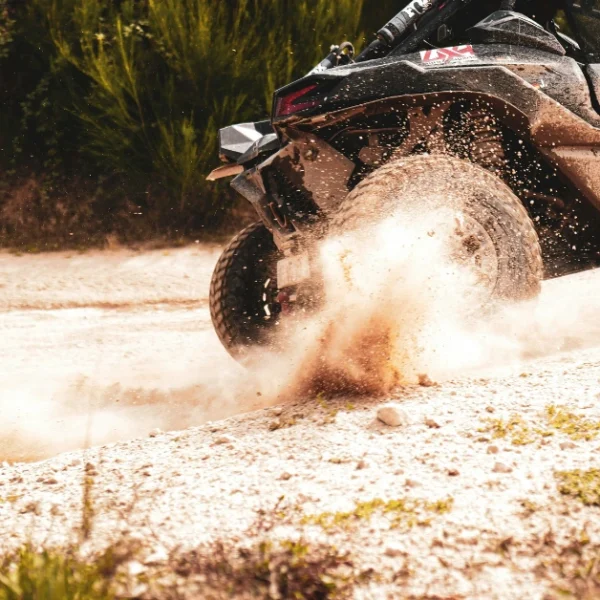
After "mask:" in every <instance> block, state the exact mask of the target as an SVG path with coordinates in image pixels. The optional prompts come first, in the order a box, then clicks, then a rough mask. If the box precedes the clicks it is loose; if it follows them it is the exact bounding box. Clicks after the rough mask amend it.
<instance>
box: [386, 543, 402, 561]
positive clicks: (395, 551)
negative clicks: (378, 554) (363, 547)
mask: <svg viewBox="0 0 600 600" xmlns="http://www.w3.org/2000/svg"><path fill="white" fill-rule="evenodd" d="M404 554H405V552H404V550H402V548H398V547H397V546H388V547H387V548H386V549H385V555H386V556H390V557H391V558H396V557H398V556H403V555H404Z"/></svg>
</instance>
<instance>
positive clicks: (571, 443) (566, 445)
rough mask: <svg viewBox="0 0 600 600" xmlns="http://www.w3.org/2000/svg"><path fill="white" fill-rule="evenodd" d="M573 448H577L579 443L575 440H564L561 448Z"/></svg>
mask: <svg viewBox="0 0 600 600" xmlns="http://www.w3.org/2000/svg"><path fill="white" fill-rule="evenodd" d="M573 448H577V444H574V443H573V442H562V443H561V445H560V449H561V450H572V449H573Z"/></svg>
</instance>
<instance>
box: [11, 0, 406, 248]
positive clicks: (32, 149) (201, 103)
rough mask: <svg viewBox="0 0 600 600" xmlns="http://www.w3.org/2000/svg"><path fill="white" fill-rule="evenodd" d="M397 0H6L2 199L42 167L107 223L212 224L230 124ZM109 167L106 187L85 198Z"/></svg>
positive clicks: (144, 226) (262, 111) (151, 228)
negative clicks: (221, 137) (222, 135)
mask: <svg viewBox="0 0 600 600" xmlns="http://www.w3.org/2000/svg"><path fill="white" fill-rule="evenodd" d="M398 4H402V2H398V1H394V2H392V1H390V0H388V1H387V2H377V3H376V6H375V3H374V2H372V1H370V2H367V0H337V1H336V2H331V0H229V1H227V2H223V1H222V0H113V1H111V2H106V0H29V1H28V2H26V3H10V4H6V3H5V4H4V6H3V7H2V0H0V72H1V73H2V77H0V103H1V106H2V110H0V114H1V116H0V142H2V143H1V144H0V148H1V149H0V172H1V169H4V173H5V177H4V185H5V187H6V185H7V182H8V183H9V184H10V185H9V186H8V187H9V188H10V189H9V192H11V193H8V194H6V193H5V194H4V195H3V196H0V203H2V202H9V203H12V204H14V202H15V198H14V194H12V186H14V185H17V188H19V187H20V186H23V185H24V184H23V181H25V182H27V181H31V179H32V177H33V178H35V180H36V181H37V182H38V184H39V185H40V186H42V188H43V191H44V193H45V194H46V195H47V197H48V203H47V206H51V205H52V202H57V205H58V202H59V201H58V200H57V198H61V200H60V203H61V204H62V205H64V202H65V199H67V200H68V201H69V202H70V203H71V204H72V207H70V208H69V211H70V212H72V213H77V212H78V211H80V210H81V212H82V213H85V216H83V215H82V216H81V219H80V220H81V221H85V222H87V223H90V224H92V225H93V227H94V228H101V229H100V231H102V232H103V233H104V232H107V231H114V230H118V231H120V232H124V233H125V232H129V234H131V231H134V232H136V231H137V232H138V233H139V235H157V234H159V235H160V234H164V233H168V234H177V235H180V234H182V233H184V234H185V233H186V232H197V231H199V230H201V229H202V228H206V227H212V226H214V225H215V224H216V223H218V221H219V218H220V217H221V216H222V214H223V211H222V210H221V209H222V208H225V207H226V206H227V205H229V204H230V203H231V196H230V195H229V193H228V192H227V191H226V190H227V186H226V185H223V184H220V185H216V186H215V185H214V184H212V185H211V186H208V185H207V184H206V183H205V176H206V174H207V172H208V171H209V170H210V169H211V168H213V167H214V166H215V163H216V154H217V153H216V139H217V137H216V136H217V130H218V128H219V127H222V126H224V125H227V124H230V123H234V122H241V121H245V120H256V119H259V118H265V117H267V116H268V114H269V110H270V103H271V97H272V94H273V91H274V89H275V88H276V87H277V86H280V85H283V84H285V83H287V82H288V81H290V80H292V79H294V78H296V77H298V76H300V75H302V74H303V73H304V72H306V70H307V69H308V68H310V66H312V65H313V64H315V63H316V62H317V61H318V60H319V59H320V58H321V57H322V56H323V55H324V54H325V53H326V49H327V47H328V45H329V44H330V43H332V42H334V41H341V40H343V39H353V40H358V41H360V40H361V39H362V38H361V35H360V30H361V27H363V26H364V25H363V23H361V16H364V17H371V20H370V21H369V23H368V25H367V27H368V28H369V29H372V28H375V27H376V25H378V24H379V22H378V23H376V24H375V23H373V20H374V16H373V9H376V10H377V12H378V13H379V14H381V19H382V20H385V18H384V14H385V16H387V15H389V14H390V13H391V12H393V10H394V9H395V8H396V7H397V5H398ZM384 9H387V10H385V12H384ZM363 11H364V15H363ZM379 14H378V15H377V17H378V18H379ZM365 22H366V21H365ZM369 37H370V34H369ZM107 177H109V178H110V181H111V189H109V190H107V189H103V193H105V194H106V198H103V197H94V198H93V199H92V200H85V201H84V202H83V204H81V199H80V198H78V197H77V196H82V195H86V194H90V193H91V194H92V195H94V193H95V191H96V189H97V187H98V185H97V184H98V182H99V181H103V180H106V178H107ZM15 182H18V184H15ZM74 190H75V191H76V192H77V193H73V191H74ZM90 190H92V191H91V192H90ZM3 198H4V199H3ZM125 198H126V200H125ZM80 207H81V208H80ZM89 210H91V211H92V212H91V213H89ZM11 211H12V209H9V211H8V212H9V213H10V212H11ZM5 213H6V211H4V213H3V214H5ZM33 217H35V218H34V219H33V220H34V221H38V222H42V221H44V220H45V219H46V218H47V216H46V214H45V213H44V211H41V212H38V213H37V214H36V215H33V216H32V218H33ZM2 224H3V225H4V226H3V227H2V231H3V234H4V236H3V237H4V241H5V242H7V241H8V240H9V239H15V235H16V234H15V231H16V230H15V227H14V223H13V222H12V221H10V220H9V221H8V222H3V223H2ZM0 225H1V224H0ZM129 225H131V230H130V229H129ZM32 226H33V225H32ZM65 227H66V228H67V229H68V228H69V227H71V225H67V224H65ZM84 229H85V228H84ZM19 231H21V233H23V230H22V229H20V230H19ZM27 231H28V232H29V233H30V234H31V235H36V236H39V235H41V236H49V237H50V238H52V239H54V238H53V236H55V235H56V232H53V231H50V230H43V231H31V230H29V229H28V230H27ZM82 231H84V230H82ZM82 235H83V233H82ZM86 235H87V234H86ZM134 235H137V233H134ZM61 236H62V237H61V243H62V240H63V238H65V236H68V232H67V233H64V232H63V233H62V234H61ZM21 237H22V236H19V235H17V236H16V238H18V239H21ZM1 241H2V240H1V239H0V243H1Z"/></svg>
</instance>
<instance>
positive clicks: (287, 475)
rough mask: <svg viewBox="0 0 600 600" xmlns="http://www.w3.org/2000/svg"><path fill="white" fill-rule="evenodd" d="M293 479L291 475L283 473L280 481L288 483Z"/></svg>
mask: <svg viewBox="0 0 600 600" xmlns="http://www.w3.org/2000/svg"><path fill="white" fill-rule="evenodd" d="M291 478H292V475H291V473H287V472H285V473H282V474H281V475H280V477H279V479H282V480H283V481H287V480H288V479H291Z"/></svg>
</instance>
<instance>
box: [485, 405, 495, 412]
mask: <svg viewBox="0 0 600 600" xmlns="http://www.w3.org/2000/svg"><path fill="white" fill-rule="evenodd" d="M485 410H486V411H487V412H489V413H493V412H496V409H495V408H494V407H493V406H486V407H485Z"/></svg>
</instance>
